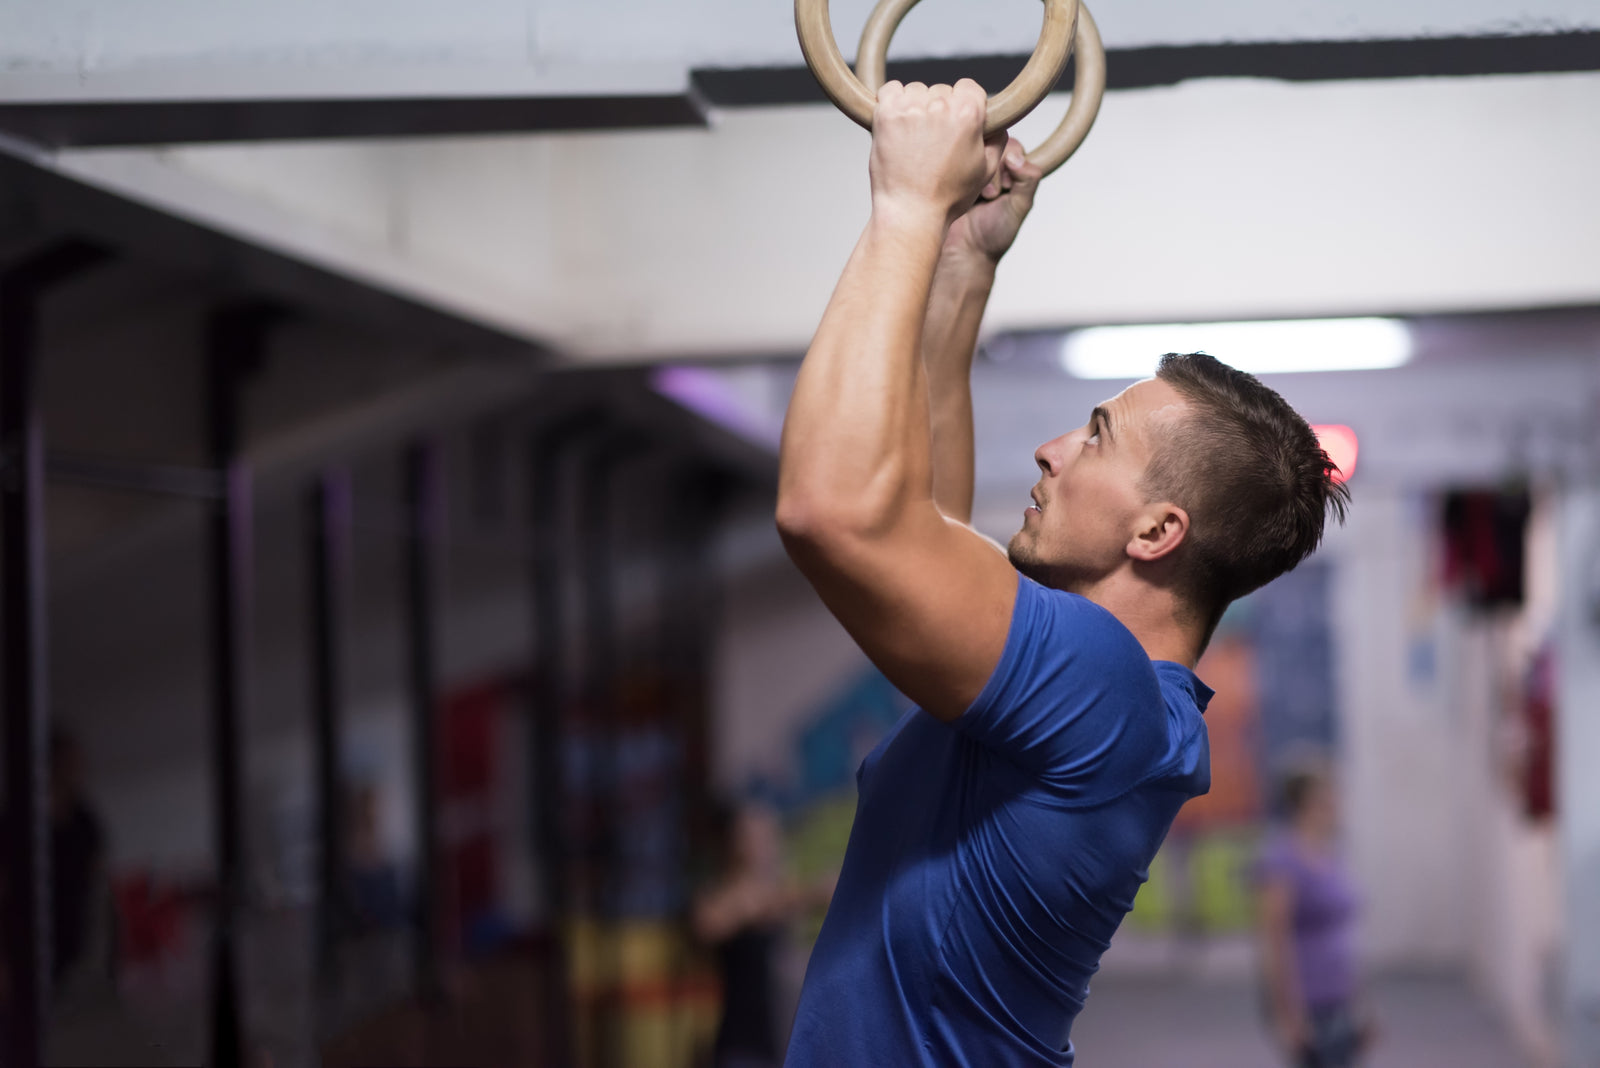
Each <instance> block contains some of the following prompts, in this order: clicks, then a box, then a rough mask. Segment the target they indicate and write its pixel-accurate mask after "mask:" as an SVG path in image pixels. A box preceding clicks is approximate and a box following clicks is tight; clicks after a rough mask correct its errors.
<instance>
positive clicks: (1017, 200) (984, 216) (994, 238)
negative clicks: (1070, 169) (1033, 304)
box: [944, 134, 1044, 263]
mask: <svg viewBox="0 0 1600 1068" xmlns="http://www.w3.org/2000/svg"><path fill="white" fill-rule="evenodd" d="M996 136H999V137H1001V138H1002V139H1004V138H1005V135H1004V134H999V135H996ZM1043 177H1044V172H1043V171H1042V170H1040V169H1039V166H1038V164H1036V163H1030V162H1028V154H1027V153H1026V152H1025V151H1024V150H1023V148H1022V143H1021V142H1020V141H1017V140H1016V139H1014V138H1012V139H1009V140H1006V148H1005V162H1004V163H1003V164H1002V165H1001V167H1000V173H999V176H998V181H996V182H991V183H990V185H989V186H988V187H986V188H985V189H984V191H983V199H981V200H979V201H978V202H977V203H976V204H974V205H973V206H972V207H971V209H969V210H968V211H967V213H966V214H965V215H963V216H961V218H959V219H957V220H956V221H955V222H954V223H953V224H951V226H950V232H949V234H948V235H947V236H946V237H945V244H944V247H945V255H946V256H947V257H949V256H975V257H978V258H980V259H983V260H987V261H989V262H990V263H998V262H999V261H1000V257H1001V256H1004V255H1005V254H1006V251H1007V250H1008V249H1010V248H1011V245H1012V242H1014V241H1016V239H1017V232H1018V231H1019V230H1020V229H1022V221H1023V220H1024V219H1026V218H1027V217H1028V212H1029V211H1030V210H1032V208H1033V197H1034V194H1035V193H1037V192H1038V191H1039V180H1040V179H1041V178H1043Z"/></svg>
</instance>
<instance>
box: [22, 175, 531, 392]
mask: <svg viewBox="0 0 1600 1068" xmlns="http://www.w3.org/2000/svg"><path fill="white" fill-rule="evenodd" d="M0 214H3V216H4V217H5V219H6V221H7V223H8V226H7V228H8V229H9V230H11V231H14V232H17V233H23V232H27V233H32V234H37V235H42V236H50V237H78V238H82V239H84V240H89V241H94V242H96V243H98V244H102V245H105V246H108V247H110V248H112V249H114V250H116V251H118V252H121V253H123V254H125V257H126V258H127V259H129V260H134V261H138V262H144V263H150V264H152V265H156V266H161V267H166V268H169V269H171V270H173V271H175V272H177V273H179V274H182V275H186V276H189V277H193V278H195V279H196V280H197V281H198V282H200V283H201V284H203V285H204V286H205V287H206V288H207V289H208V290H209V291H210V292H212V293H213V294H215V295H216V296H217V297H218V298H219V299H225V298H238V299H263V300H272V301H276V302H278V303H280V304H283V305H285V306H287V307H289V308H292V309H294V310H295V311H296V312H304V313H309V314H314V315H317V316H319V317H322V318H325V319H327V320H329V321H331V322H336V323H344V324H347V325H349V326H352V327H357V328H362V329H366V330H369V331H371V332H373V333H374V334H375V335H376V336H378V337H404V338H407V339H408V340H409V341H413V342H417V341H420V342H423V343H425V344H429V345H433V346H435V347H437V348H439V349H440V350H442V351H448V352H456V353H460V354H463V355H505V356H513V357H517V358H520V359H529V360H534V361H537V362H543V360H544V359H545V358H546V357H548V356H549V355H550V354H549V353H548V352H547V351H546V350H544V349H542V348H540V347H539V346H537V345H535V344H533V343H531V342H529V341H527V340H526V339H523V338H519V337H514V336H512V335H510V334H507V333H504V332H501V331H498V330H494V329H492V328H490V327H486V326H482V325H480V324H477V323H474V322H471V321H469V320H467V319H465V318H463V317H461V316H459V315H456V314H454V313H452V312H449V311H446V310H444V309H442V308H437V307H434V306H431V305H428V304H425V303H423V302H421V301H416V300H411V299H408V298H406V297H403V296H399V295H397V294H394V293H391V292H387V291H385V290H382V289H379V288H378V287H376V286H373V285H368V284H366V283H363V282H361V281H358V280H356V279H353V278H350V277H347V276H345V275H342V274H339V273H337V272H334V271H330V270H325V269H323V268H320V267H317V266H314V265H312V264H310V263H307V262H305V261H303V260H298V259H295V258H293V257H291V256H286V255H283V254H282V253H278V252H274V251H272V250H270V249H266V248H262V247H260V246H259V245H255V244H252V243H251V242H249V241H246V240H243V239H241V238H238V237H235V236H233V235H230V234H227V233H224V232H222V231H221V230H217V229H213V228H211V227H208V226H205V225H202V224H200V223H197V222H192V221H190V220H187V219H182V218H179V217H178V216H176V215H170V214H168V213H167V212H164V211H161V210H160V209H158V208H153V207H150V206H148V205H145V204H141V203H139V202H137V201H134V200H130V199H128V198H126V197H122V196H119V195H117V194H115V193H111V192H108V191H106V190H104V189H100V188H97V187H95V186H93V185H90V184H88V183H86V182H82V181H79V180H77V179H75V178H70V177H68V176H66V175H63V174H61V173H60V172H58V171H56V170H54V169H52V168H50V167H49V166H48V165H46V164H44V163H42V162H40V161H36V160H35V159H34V158H32V157H31V156H30V154H29V151H28V150H26V149H24V148H18V147H17V146H15V145H6V144H3V143H0Z"/></svg>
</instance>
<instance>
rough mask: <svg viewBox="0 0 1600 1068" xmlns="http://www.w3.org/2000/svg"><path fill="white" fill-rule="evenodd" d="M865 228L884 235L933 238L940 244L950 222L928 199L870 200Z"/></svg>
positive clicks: (943, 211)
mask: <svg viewBox="0 0 1600 1068" xmlns="http://www.w3.org/2000/svg"><path fill="white" fill-rule="evenodd" d="M868 225H869V226H870V227H871V228H872V229H874V230H877V231H879V232H884V233H895V234H903V235H906V236H910V237H929V236H936V237H938V239H939V240H940V241H941V242H942V241H943V240H944V235H945V233H946V232H947V231H948V230H949V229H950V219H949V217H948V215H947V213H946V212H945V210H944V209H943V208H941V207H940V206H939V205H938V204H937V203H934V202H933V201H930V200H922V199H919V198H915V197H873V198H872V218H871V220H870V221H869V223H868Z"/></svg>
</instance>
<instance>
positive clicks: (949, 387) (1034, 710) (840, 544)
mask: <svg viewBox="0 0 1600 1068" xmlns="http://www.w3.org/2000/svg"><path fill="white" fill-rule="evenodd" d="M878 100H879V102H878V110H877V116H876V119H875V124H874V133H873V141H872V155H871V166H870V172H871V180H872V217H871V220H870V221H869V222H868V224H867V228H866V231H865V232H864V233H863V234H862V236H861V239H860V241H859V243H858V244H857V245H856V249H855V252H854V253H853V255H852V256H851V257H850V261H849V264H848V265H847V266H846V267H845V270H844V275H843V277H842V278H841V279H840V280H839V285H838V288H837V289H836V290H835V291H834V294H833V298H832V300H831V302H830V303H829V305H828V309H827V312H826V314H825V315H824V317H823V320H822V324H821V326H820V327H819V328H818V330H817V334H816V338H815V339H814V340H813V341H812V344H811V349H810V351H809V352H808V353H807V355H806V359H805V363H804V364H803V366H802V367H801V371H800V376H799V379H798V381H797V383H796V385H795V392H794V397H793V400H792V402H791V404H790V407H789V416H788V421H787V423H786V424H785V427H784V437H783V453H782V467H781V475H780V484H779V499H778V516H777V518H778V526H779V529H780V531H781V532H782V534H783V537H784V542H785V544H786V545H787V547H788V550H789V553H790V555H791V556H792V557H793V558H794V560H795V562H796V563H797V564H798V565H799V567H800V568H801V570H802V571H803V572H804V573H805V574H806V576H807V577H808V578H809V579H810V581H811V583H812V585H813V586H814V587H815V588H816V590H817V592H818V594H819V595H820V596H821V597H822V600H823V601H824V603H825V604H826V605H827V606H828V608H829V609H830V610H831V611H832V612H833V614H834V615H835V616H837V617H838V619H839V620H840V622H841V623H843V624H844V626H845V628H846V629H847V630H849V632H850V633H851V635H852V636H853V637H854V638H855V640H856V641H857V642H858V643H859V644H860V645H861V647H862V649H863V650H865V651H866V653H867V655H868V656H869V657H871V658H872V660H873V662H874V663H875V664H877V665H878V667H879V668H880V669H882V671H883V672H884V673H885V674H886V675H887V676H888V677H889V678H890V680H892V681H893V682H894V683H895V685H896V686H898V687H899V688H900V689H901V690H902V691H903V692H905V693H906V694H907V695H908V696H909V697H911V699H912V700H914V701H915V702H916V703H917V704H918V705H919V706H920V708H919V709H918V710H915V711H913V712H911V713H910V714H908V715H907V716H906V717H905V718H904V719H902V720H901V721H900V723H899V724H898V725H897V726H896V727H895V728H894V730H893V731H891V732H890V734H889V736H888V737H887V738H886V739H885V740H884V742H883V743H882V744H881V745H880V746H879V747H878V748H877V749H876V750H875V751H874V752H873V753H872V754H871V755H869V756H868V757H867V759H866V761H865V762H864V763H863V764H862V766H861V770H860V773H859V776H858V778H859V783H860V801H859V806H858V809H857V813H856V821H855V826H854V828H853V829H852V831H851V835H850V845H849V849H848V851H847V853H846V856H845V862H844V869H843V872H842V874H841V876H840V880H839V886H838V890H837V893H836V895H835V897H834V899H833V904H832V906H831V907H830V908H829V910H828V917H827V921H826V923H825V924H824V926H823V929H822V934H821V937H820V938H819V939H818V941H817V946H816V949H815V951H814V952H813V954H812V958H811V964H810V967H809V968H808V970H807V973H806V980H805V987H804V990H803V992H802V995H801V999H800V1008H799V1011H798V1014H797V1016H796V1019H795V1026H794V1032H793V1037H792V1040H791V1043H790V1047H789V1053H788V1061H787V1063H788V1064H789V1065H791V1066H793V1068H805V1066H809V1065H819V1066H828V1068H837V1066H861V1068H868V1066H871V1068H878V1066H894V1068H903V1066H907V1065H929V1066H934V1065H937V1066H940V1068H948V1066H950V1065H982V1066H985V1068H989V1066H999V1065H1071V1064H1072V1060H1073V1054H1072V1045H1071V1041H1070V1038H1071V1030H1072V1022H1073V1019H1074V1018H1075V1017H1076V1016H1077V1014H1078V1012H1079V1010H1080V1009H1082V1007H1083V1004H1084V1000H1085V998H1086V997H1087V995H1088V990H1089V978H1090V976H1091V975H1092V974H1093V973H1094V971H1095V969H1096V968H1097V967H1098V965H1099V960H1100V955H1101V953H1102V952H1104V950H1105V948H1106V946H1107V945H1108V944H1109V942H1110V939H1111V936H1112V934H1113V932H1115V931H1116V929H1117V925H1118V924H1119V923H1120V922H1121V920H1122V917H1123V916H1124V914H1126V913H1127V911H1128V909H1129V908H1130V907H1131V906H1132V904H1133V897H1134V894H1135V892H1136V891H1137V890H1138V888H1139V886H1140V884H1141V883H1142V882H1143V881H1144V879H1145V877H1146V873H1147V868H1148V865H1149V863H1150V860H1151V858H1153V857H1154V856H1155V853H1156V850H1157V848H1158V847H1159V846H1160V845H1161V841H1162V839H1163V838H1164V837H1165V835H1166V833H1167V828H1168V827H1169V825H1170V824H1171V822H1172V818H1173V816H1174V815H1175V814H1176V813H1177V811H1178V808H1179V806H1181V805H1182V804H1183V803H1184V802H1185V801H1187V800H1188V799H1189V798H1191V797H1194V796H1196V795H1198V794H1201V793H1204V792H1205V791H1206V790H1207V789H1208V787H1209V784H1210V768H1209V759H1208V750H1207V746H1206V732H1205V725H1204V722H1203V720H1202V719H1201V713H1202V712H1203V711H1204V708H1205V705H1206V701H1207V700H1208V699H1209V697H1210V696H1211V691H1210V690H1208V689H1207V688H1206V686H1205V685H1204V684H1203V683H1201V682H1200V681H1199V680H1198V679H1197V678H1196V677H1195V676H1194V674H1193V671H1192V669H1193V667H1194V665H1195V662H1196V661H1197V660H1198V659H1199V657H1200V653H1201V651H1202V650H1203V649H1204V647H1205V644H1206V642H1207V640H1208V639H1209V637H1210V635H1211V632H1212V630H1213V628H1214V627H1215V626H1216V623H1217V621H1218V619H1219V618H1220V617H1221V615H1222V611H1223V609H1224V608H1225V607H1226V606H1227V604H1228V603H1229V602H1230V601H1231V600H1233V599H1234V598H1236V597H1240V596H1242V595H1244V594H1246V593H1248V592H1250V591H1251V590H1253V589H1256V588H1257V587H1259V586H1261V585H1262V584H1264V583H1266V582H1268V581H1270V580H1271V579H1273V578H1275V577H1277V576H1278V575H1280V574H1282V573H1283V572H1285V571H1287V570H1288V569H1290V568H1291V567H1294V566H1295V565H1296V564H1297V563H1299V562H1300V561H1301V560H1302V559H1304V558H1305V556H1306V555H1307V554H1309V553H1310V552H1311V551H1312V550H1313V549H1315V548H1316V546H1317V544H1318V542H1319V541H1320V539H1321V536H1322V529H1323V522H1324V516H1325V514H1326V513H1327V511H1329V510H1330V509H1331V510H1333V511H1335V512H1336V513H1338V514H1339V515H1340V517H1341V518H1342V516H1343V510H1344V505H1345V499H1346V498H1345V495H1344V490H1343V488H1342V487H1340V486H1337V485H1335V483H1334V482H1333V481H1332V479H1331V478H1330V477H1329V472H1330V469H1331V464H1330V463H1329V461H1328V458H1327V456H1326V455H1325V454H1324V453H1323V451H1322V450H1321V448H1320V447H1319V446H1318V444H1317V440H1316V436H1315V435H1314V434H1313V433H1312V431H1311V428H1310V427H1308V426H1307V425H1306V422H1305V420H1303V419H1301V418H1300V417H1299V416H1298V415H1297V414H1296V413H1295V412H1294V411H1293V410H1292V409H1291V408H1290V407H1289V406H1288V405H1287V404H1285V403H1284V401H1283V400H1282V398H1280V397H1279V396H1278V395H1277V394H1275V393H1273V392H1272V391H1271V390H1268V389H1267V388H1265V387H1264V386H1262V385H1261V384H1260V383H1259V382H1257V381H1256V380H1255V379H1254V378H1252V377H1250V376H1249V375H1246V374H1242V373H1240V372H1237V371H1234V370H1233V369H1231V368H1229V367H1226V366H1224V365H1223V364H1221V363H1218V362H1217V361H1216V360H1214V359H1212V358H1210V357H1209V356H1200V355H1190V356H1167V357H1164V358H1162V360H1161V361H1160V363H1159V365H1158V366H1157V368H1156V376H1155V377H1154V378H1152V379H1149V380H1146V381H1143V382H1140V383H1137V384H1136V385H1133V386H1130V387H1129V388H1128V389H1126V390H1125V391H1123V392H1122V393H1121V394H1119V395H1118V396H1116V397H1113V398H1111V399H1110V400H1107V401H1106V402H1105V403H1104V404H1102V405H1100V406H1098V407H1096V408H1095V409H1094V411H1093V412H1091V413H1089V415H1088V421H1087V422H1086V423H1085V424H1084V425H1083V426H1081V427H1078V428H1077V429H1075V430H1070V431H1068V432H1067V433H1065V434H1063V435H1062V436H1061V437H1058V438H1056V439H1055V440H1053V441H1049V442H1046V443H1045V444H1044V445H1042V446H1040V447H1039V450H1038V452H1037V453H1035V455H1034V460H1035V462H1036V463H1037V464H1038V466H1039V471H1040V478H1039V481H1038V484H1037V485H1036V486H1035V487H1034V490H1033V494H1032V497H1033V506H1032V507H1030V508H1029V509H1028V510H1027V512H1026V513H1025V516H1024V519H1023V524H1022V529H1021V530H1020V531H1019V532H1018V533H1017V535H1016V536H1015V537H1014V538H1013V539H1012V541H1011V545H1010V550H1009V553H1008V554H1007V555H1008V556H1009V560H1008V558H1007V555H1002V554H1000V553H999V552H996V551H995V547H994V546H993V545H992V544H991V543H989V542H988V541H986V540H985V539H984V538H983V537H981V536H980V535H978V534H977V533H976V532H974V531H973V530H972V528H971V527H970V526H968V520H969V513H970V510H971V501H972V477H973V473H972V472H973V466H972V424H971V399H970V394H969V386H968V377H969V372H970V367H971V360H972V351H973V347H974V344H975V341H976V338H977V332H978V325H979V321H980V319H981V318H982V314H983V308H984V305H985V302H986V298H987V295H988V292H989V286H990V284H991V282H992V280H993V277H994V267H995V263H996V261H997V260H998V258H999V257H1000V255H1001V254H1003V253H1004V252H1005V250H1006V248H1007V247H1008V246H1009V245H1010V244H1011V241H1012V239H1013V238H1014V237H1015V236H1016V232H1017V228H1018V227H1019V226H1020V225H1021V222H1022V219H1023V217H1024V216H1025V215H1026V214H1027V212H1028V209H1029V207H1030V206H1031V204H1032V201H1033V195H1034V190H1035V186H1036V184H1037V182H1038V179H1039V174H1038V171H1037V170H1036V169H1034V168H1032V167H1031V166H1030V165H1028V164H1027V163H1026V161H1025V160H1024V159H1023V157H1022V153H1021V150H1020V148H1019V146H1017V145H1016V143H1015V142H1010V141H1008V140H1007V139H1006V138H1004V137H996V138H992V139H990V140H988V141H985V139H984V137H983V121H984V108H985V101H984V95H983V91H982V90H981V89H980V88H979V87H978V86H977V85H975V84H974V83H972V82H962V83H961V84H959V85H957V86H955V87H954V88H951V87H948V86H935V87H933V88H928V87H925V86H921V85H910V86H901V85H898V84H896V83H893V82H891V83H890V84H888V85H886V86H885V87H884V88H883V90H882V92H881V93H880V94H879V98H878ZM1002 157H1003V158H1002ZM1152 361H1154V354H1152ZM1019 572H1020V574H1019Z"/></svg>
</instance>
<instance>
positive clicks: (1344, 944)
mask: <svg viewBox="0 0 1600 1068" xmlns="http://www.w3.org/2000/svg"><path fill="white" fill-rule="evenodd" d="M1279 795H1280V799H1281V805H1282V809H1283V813H1284V816H1285V817H1286V820H1287V825H1286V826H1285V827H1284V828H1282V829H1281V830H1279V831H1278V832H1276V833H1275V834H1273V835H1272V836H1271V837H1269V838H1268V839H1267V841H1266V844H1265V845H1264V846H1263V847H1262V851H1261V857H1260V861H1259V863H1258V866H1257V878H1258V880H1259V882H1260V900H1261V907H1260V927H1261V948H1262V967H1263V978H1264V980H1265V983H1266V1005H1267V1013H1268V1020H1269V1022H1270V1023H1271V1025H1272V1030H1273V1035H1274V1037H1275V1038H1276V1039H1277V1040H1278V1043H1279V1045H1280V1047H1281V1048H1282V1050H1283V1051H1284V1053H1285V1055H1286V1056H1287V1057H1288V1058H1289V1063H1290V1064H1291V1065H1292V1066H1293V1068H1352V1066H1353V1065H1355V1064H1356V1063H1358V1061H1359V1060H1360V1058H1361V1055H1362V1054H1363V1053H1365V1051H1366V1049H1367V1047H1368V1046H1369V1045H1370V1044H1371V1041H1372V1038H1373V1034H1374V1031H1373V1027H1372V1024H1371V1021H1370V1019H1369V1018H1368V1016H1367V1014H1366V1013H1365V1011H1364V1010H1363V1009H1362V1008H1361V1006H1360V1003H1359V998H1358V994H1359V990H1358V983H1357V974H1356V947H1355V925H1356V918H1357V916H1358V914H1359V911H1360V898H1359V896H1358V895H1357V894H1356V890H1355V887H1354V885H1353V884H1352V883H1351V881H1350V877H1349V874H1348V873H1347V872H1346V871H1345V867H1344V864H1343V862H1342V861H1341V860H1340V858H1339V854H1338V849H1337V837H1338V831H1339V812H1338V797H1337V794H1336V792H1335V789H1334V784H1333V777H1332V775H1331V774H1330V773H1329V771H1328V769H1327V765H1326V764H1325V763H1324V762H1322V761H1320V760H1302V761H1299V762H1297V763H1296V765H1295V766H1294V767H1292V768H1291V769H1290V770H1289V771H1288V772H1286V773H1285V774H1284V776H1283V782H1282V784H1281V786H1280V787H1279Z"/></svg>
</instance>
